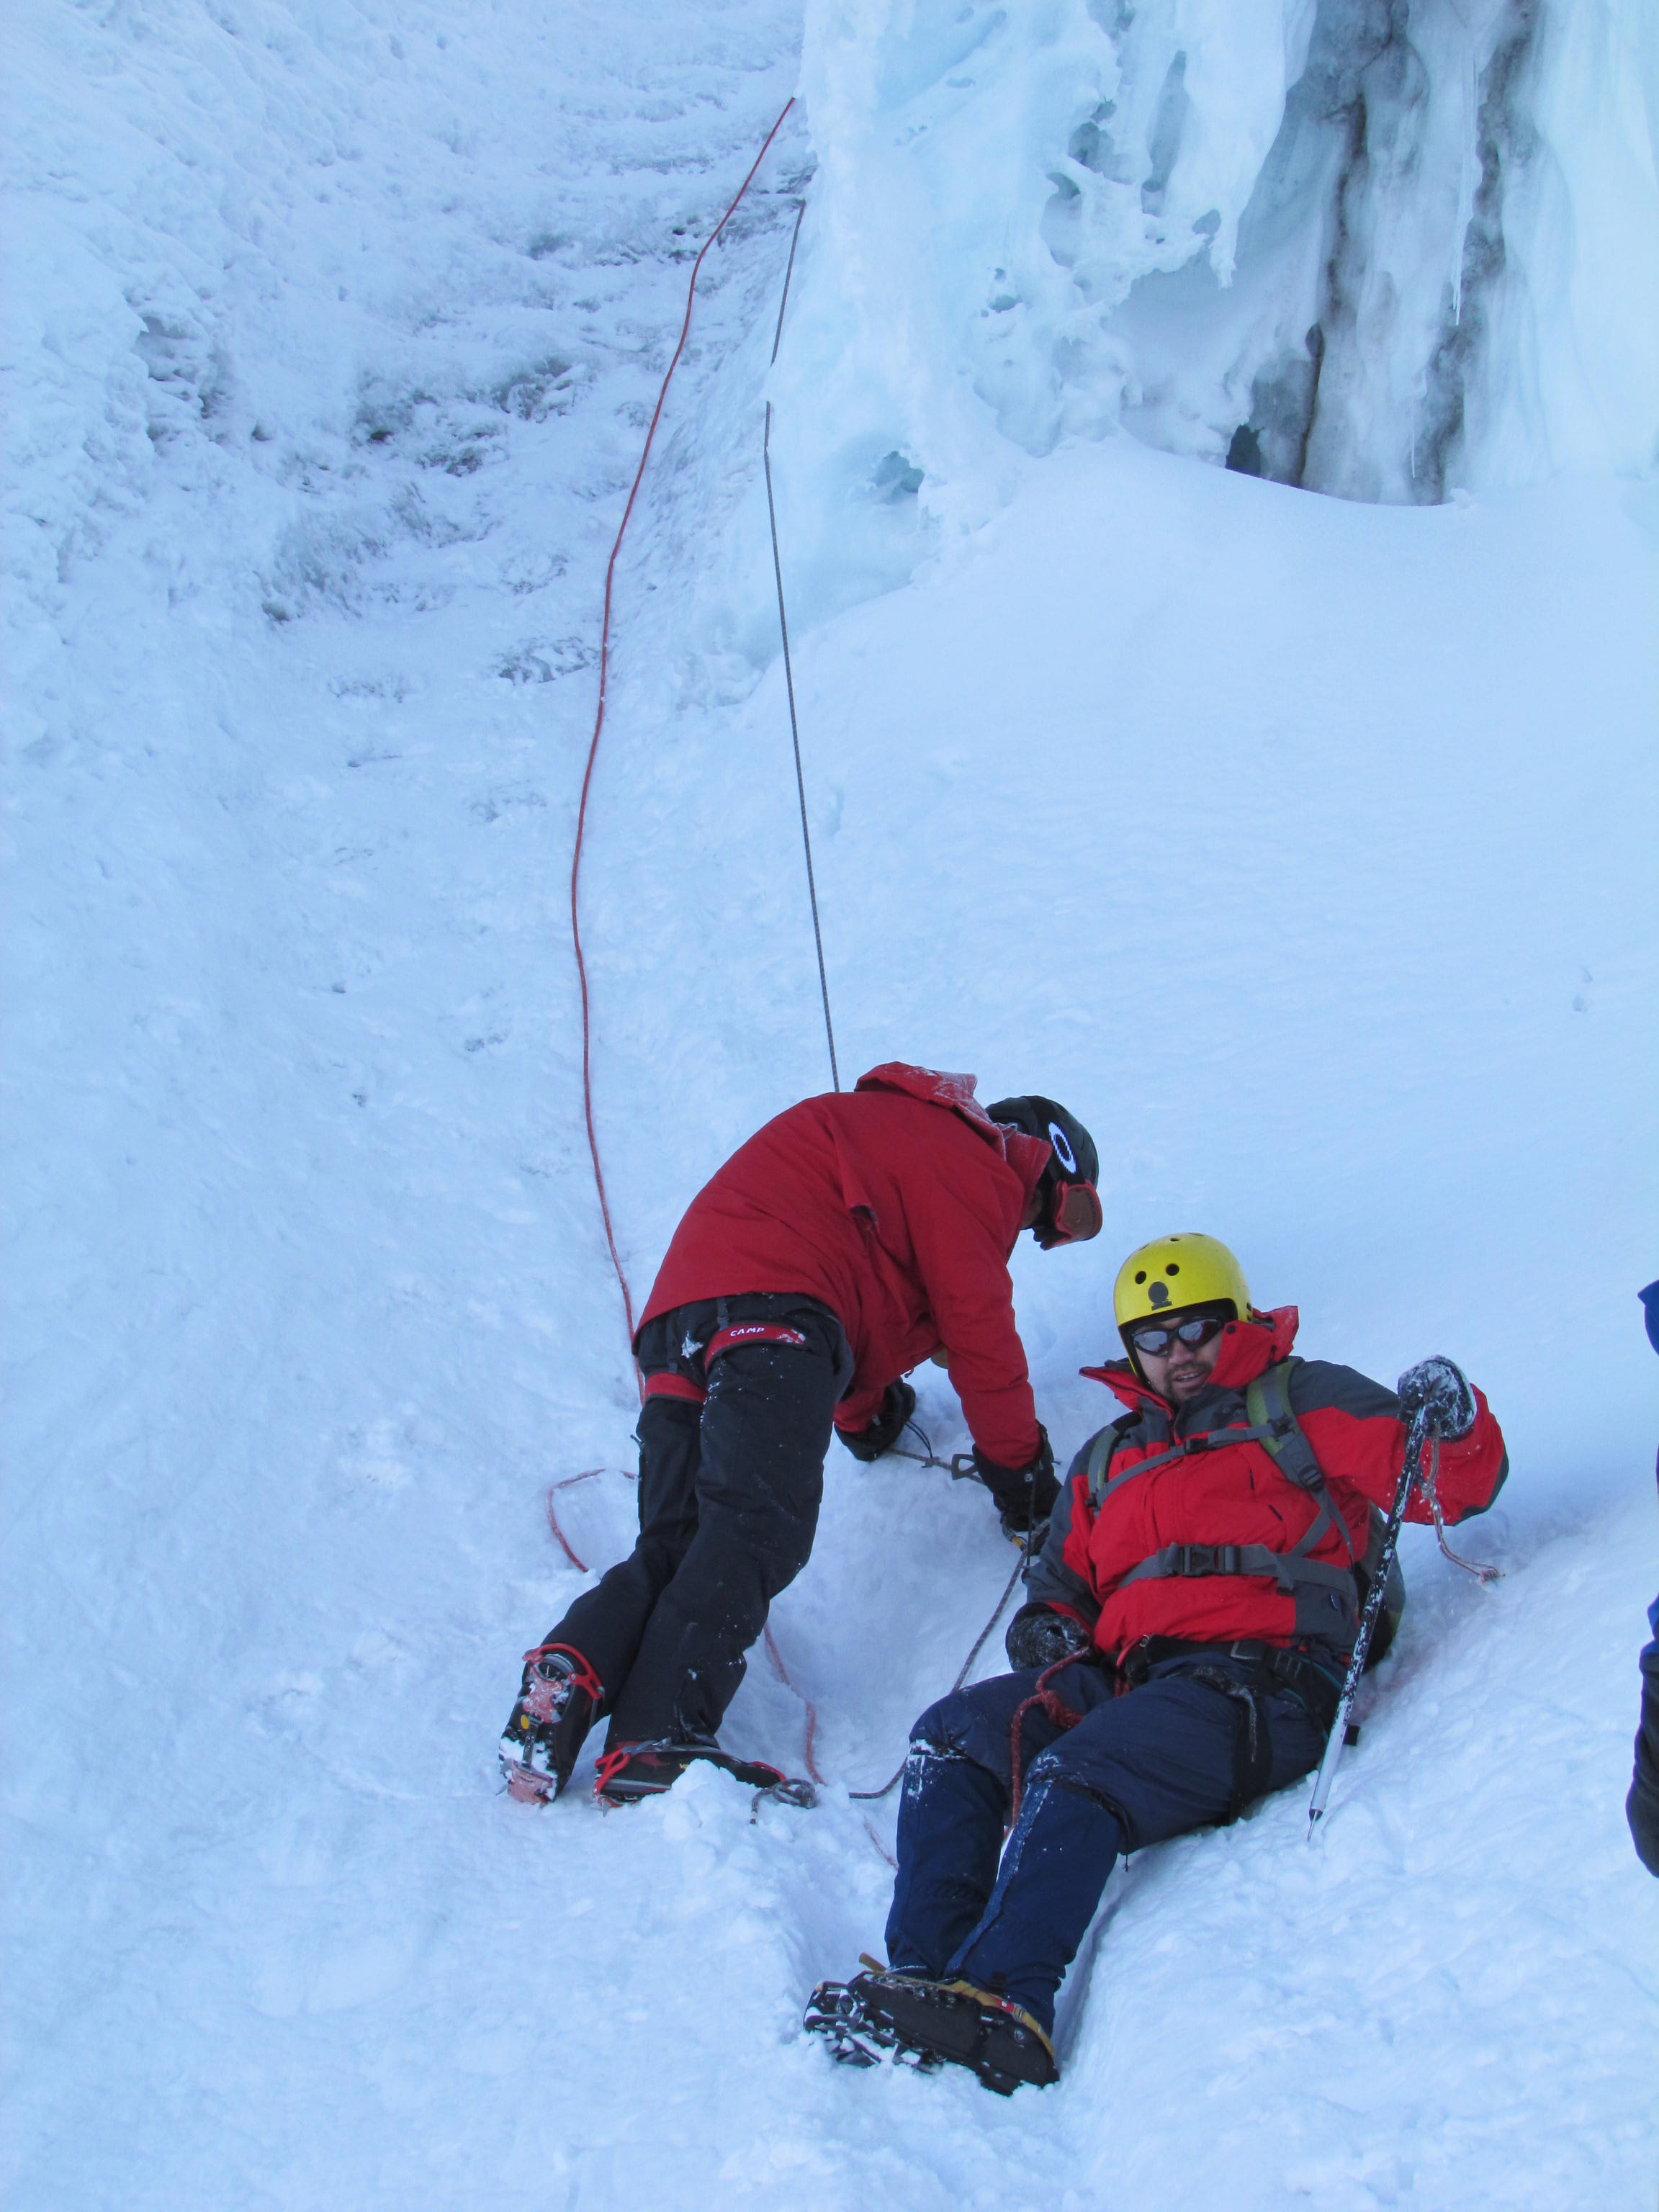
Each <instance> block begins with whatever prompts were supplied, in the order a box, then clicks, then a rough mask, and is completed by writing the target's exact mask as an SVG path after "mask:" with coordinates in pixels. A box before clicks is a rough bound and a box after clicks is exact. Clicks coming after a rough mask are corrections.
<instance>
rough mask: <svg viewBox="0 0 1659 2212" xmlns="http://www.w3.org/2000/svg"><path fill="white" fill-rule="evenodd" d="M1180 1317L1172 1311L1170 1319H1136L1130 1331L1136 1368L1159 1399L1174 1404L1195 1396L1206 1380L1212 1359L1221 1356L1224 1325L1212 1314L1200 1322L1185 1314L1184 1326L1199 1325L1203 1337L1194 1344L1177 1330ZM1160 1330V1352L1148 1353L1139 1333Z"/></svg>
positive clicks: (1195, 1327)
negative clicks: (1161, 1340) (1137, 1367)
mask: <svg viewBox="0 0 1659 2212" xmlns="http://www.w3.org/2000/svg"><path fill="white" fill-rule="evenodd" d="M1182 1319H1183V1317H1182V1316H1181V1315H1180V1314H1176V1315H1174V1316H1171V1317H1170V1320H1168V1321H1164V1320H1163V1319H1162V1318H1160V1319H1158V1320H1157V1321H1155V1322H1137V1323H1136V1325H1135V1327H1134V1328H1133V1329H1132V1330H1131V1331H1130V1333H1129V1334H1130V1340H1131V1342H1132V1343H1133V1345H1134V1348H1135V1358H1137V1359H1138V1360H1139V1363H1140V1371H1141V1373H1142V1374H1143V1375H1144V1376H1146V1381H1147V1383H1148V1384H1149V1385H1150V1386H1151V1388H1152V1389H1154V1390H1156V1391H1157V1393H1158V1396H1159V1397H1160V1398H1164V1399H1167V1400H1168V1401H1169V1403H1170V1405H1172V1406H1178V1405H1180V1404H1182V1401H1184V1400H1186V1399H1188V1398H1195V1397H1196V1396H1197V1395H1198V1394H1199V1392H1200V1390H1201V1389H1203V1388H1204V1386H1205V1384H1206V1383H1207V1382H1208V1381H1209V1379H1210V1376H1211V1374H1212V1371H1213V1370H1214V1367H1215V1364H1216V1361H1217V1360H1218V1358H1220V1357H1221V1344H1222V1335H1221V1332H1222V1329H1223V1328H1224V1326H1225V1324H1224V1323H1223V1322H1220V1321H1218V1320H1217V1319H1215V1318H1214V1317H1213V1316H1212V1317H1211V1318H1210V1319H1208V1320H1206V1321H1204V1322H1201V1323H1200V1322H1199V1321H1198V1319H1197V1317H1196V1316H1187V1317H1186V1322H1185V1325H1186V1327H1187V1328H1188V1329H1189V1330H1191V1329H1197V1328H1200V1327H1201V1329H1202V1332H1203V1340H1202V1341H1201V1342H1200V1343H1197V1344H1186V1343H1183V1342H1182V1339H1181V1336H1180V1334H1179V1333H1178V1332H1179V1331H1180V1329H1181V1328H1182ZM1154 1331H1162V1332H1163V1334H1164V1349H1163V1350H1162V1351H1161V1352H1149V1351H1148V1350H1147V1349H1146V1345H1145V1344H1144V1343H1143V1342H1142V1341H1141V1338H1142V1336H1143V1334H1148V1333H1151V1332H1154Z"/></svg>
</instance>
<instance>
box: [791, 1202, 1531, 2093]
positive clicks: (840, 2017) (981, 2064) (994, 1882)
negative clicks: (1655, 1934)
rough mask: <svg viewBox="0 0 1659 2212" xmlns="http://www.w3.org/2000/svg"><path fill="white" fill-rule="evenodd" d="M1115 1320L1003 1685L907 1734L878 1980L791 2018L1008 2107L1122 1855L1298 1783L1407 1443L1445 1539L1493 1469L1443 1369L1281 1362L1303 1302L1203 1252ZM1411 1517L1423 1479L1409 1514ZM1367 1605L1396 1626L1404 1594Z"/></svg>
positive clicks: (1499, 1462)
mask: <svg viewBox="0 0 1659 2212" xmlns="http://www.w3.org/2000/svg"><path fill="white" fill-rule="evenodd" d="M1114 1306H1115V1317H1116V1321H1117V1325H1118V1330H1119V1334H1120V1335H1121V1338H1122V1340H1123V1344H1124V1347H1125V1350H1126V1352H1127V1355H1128V1357H1127V1359H1125V1360H1113V1361H1111V1362H1110V1363H1109V1364H1106V1365H1104V1366H1102V1367H1099V1368H1085V1370H1083V1371H1084V1372H1085V1374H1086V1375H1089V1376H1093V1377H1094V1378H1095V1379H1096V1380H1097V1381H1099V1382H1102V1383H1105V1384H1106V1385H1107V1387H1108V1388H1109V1389H1111V1390H1112V1391H1113V1392H1114V1393H1115V1395H1117V1397H1118V1398H1120V1399H1121V1401H1122V1402H1123V1404H1124V1405H1125V1406H1126V1407H1127V1409H1128V1410H1127V1413H1124V1414H1122V1415H1121V1416H1120V1418H1119V1419H1116V1420H1115V1421H1114V1422H1112V1423H1111V1425H1109V1427H1107V1428H1103V1429H1102V1430H1101V1431H1100V1432H1099V1433H1098V1435H1097V1436H1095V1437H1091V1439H1090V1441H1089V1442H1088V1443H1085V1445H1084V1447H1083V1449H1081V1451H1079V1453H1078V1455H1077V1456H1076V1458H1075V1459H1074V1460H1073V1462H1072V1466H1071V1469H1070V1472H1069V1474H1068V1475H1067V1477H1066V1486H1065V1488H1064V1489H1063V1491H1062V1492H1061V1493H1060V1499H1059V1502H1058V1504H1056V1506H1055V1509H1054V1514H1053V1516H1052V1517H1051V1519H1050V1521H1049V1524H1048V1536H1047V1540H1046V1541H1045V1543H1044V1546H1043V1548H1042V1554H1041V1556H1040V1557H1038V1558H1036V1559H1033V1560H1031V1562H1030V1564H1029V1565H1028V1566H1027V1568H1026V1571H1025V1582H1026V1588H1027V1590H1028V1593H1029V1602H1028V1603H1026V1604H1025V1605H1024V1606H1023V1607H1021V1609H1020V1611H1019V1612H1018V1613H1016V1614H1015V1616H1014V1619H1013V1620H1012V1622H1011V1623H1010V1624H1009V1628H1008V1636H1007V1649H1008V1657H1009V1660H1010V1662H1011V1663H1012V1666H1013V1668H1014V1669H1015V1671H1014V1672H1013V1673H1012V1674H1004V1675H1000V1676H997V1677H994V1678H993V1679H992V1680H988V1681H985V1682H980V1683H976V1684H975V1685H974V1686H972V1687H971V1688H969V1689H966V1690H958V1691H957V1692H954V1693H953V1694H952V1695H951V1696H950V1697H947V1698H944V1699H941V1700H940V1701H939V1703H938V1704H937V1705H933V1706H932V1707H931V1708H930V1709H929V1711H927V1712H926V1713H924V1714H923V1715H922V1717H921V1720H920V1721H918V1722H917V1723H916V1726H915V1729H914V1730H913V1731H912V1735H911V1749H910V1756H909V1759H908V1762H907V1764H906V1767H905V1773H904V1785H903V1792H902V1796H901V1799H900V1802H899V1816H898V1872H897V1879H896V1882H895V1885H894V1890H893V1905H892V1911H891V1913H890V1917H889V1919H888V1923H887V1958H888V1965H887V1966H886V1968H885V1969H882V1968H879V1967H877V1966H875V1962H874V1961H867V1962H866V1964H868V1965H869V1966H871V1968H872V1971H870V1972H866V1973H862V1974H860V1975H858V1976H857V1977H855V1978H854V1980H853V1981H852V1982H850V1983H833V1982H831V1983H823V1984H820V1985H819V1987H818V1989H817V1990H816V1991H815V1992H814V1994H813V1998H812V2002H811V2005H810V2006H809V2008H808V2010H807V2015H806V2021H807V2026H808V2027H811V2028H814V2029H817V2030H819V2031H821V2032H823V2033H826V2034H827V2035H828V2036H829V2038H830V2039H831V2043H832V2046H833V2048H834V2050H835V2052H836V2056H837V2057H842V2058H845V2059H848V2060H850V2061H852V2062H854V2063H873V2062H874V2061H875V2060H876V2059H878V2057H881V2056H882V2055H883V2054H884V2051H896V2053H897V2054H898V2055H900V2056H908V2057H910V2058H911V2059H912V2060H913V2061H919V2062H920V2063H922V2064H924V2065H926V2064H934V2063H939V2062H941V2061H944V2060H947V2059H949V2060H954V2061H956V2062H957V2063H961V2064H963V2065H966V2066H969V2067H971V2068H972V2069H973V2070H974V2071H975V2073H977V2074H978V2075H979V2076H980V2078H981V2081H984V2082H986V2083H987V2086H988V2087H992V2088H995V2089H999V2090H1001V2091H1003V2092H1005V2093H1006V2092H1009V2091H1012V2089H1013V2088H1014V2087H1017V2086H1018V2084H1019V2083H1021V2082H1024V2081H1030V2082H1036V2083H1038V2084H1042V2083H1046V2082H1048V2081H1054V2079H1055V2078H1056V2076H1057V2068H1056V2066H1055V2063H1054V2044H1053V2033H1054V1999H1055V1995H1056V1992H1057V1991H1058V1990H1059V1987H1060V1981H1061V1978H1062V1977H1063V1976H1064V1974H1065V1972H1066V1967H1067V1966H1069V1965H1070V1963H1071V1961H1072V1960H1073V1957H1074V1956H1075V1954H1076V1952H1077V1948H1078V1946H1079V1943H1080V1942H1082V1940H1083V1936H1084V1932H1085V1929H1087V1927H1088V1925H1089V1923H1090V1921H1091V1918H1092V1917H1093V1915H1094V1911H1095V1908H1096V1906H1097V1905H1098V1904H1099V1902H1100V1897H1101V1893H1102V1891H1103V1889H1104V1887H1105V1885H1106V1879H1107V1876H1108V1875H1109V1874H1110V1872H1111V1870H1112V1866H1113V1863H1114V1862H1115V1860H1116V1858H1117V1857H1118V1856H1119V1854H1120V1853H1123V1852H1128V1851H1133V1850H1140V1849H1142V1848H1143V1847H1144V1846H1145V1845H1146V1844H1155V1843H1159V1842H1162V1841H1164V1840H1165V1839H1166V1838H1170V1837H1172V1836H1180V1835H1185V1834H1186V1833H1188V1832H1189V1831H1190V1830H1192V1829H1194V1828H1201V1827H1206V1826H1210V1825H1211V1824H1212V1823H1215V1822H1223V1821H1228V1820H1236V1819H1237V1816H1238V1814H1240V1813H1241V1812H1242V1811H1243V1808H1245V1807H1246V1806H1247V1805H1249V1803H1250V1802H1252V1801H1253V1800H1254V1799H1255V1798H1256V1797H1258V1796H1262V1795H1263V1794H1264V1793H1265V1792H1267V1791H1269V1790H1282V1789H1283V1788H1284V1787H1285V1784H1287V1783H1290V1782H1293V1781H1295V1780H1296V1778H1297V1776H1299V1775H1304V1774H1306V1773H1308V1772H1309V1771H1310V1770H1311V1769H1312V1768H1313V1767H1315V1766H1316V1765H1318V1763H1319V1760H1320V1759H1321V1756H1322V1753H1323V1750H1324V1747H1325V1740H1326V1736H1327V1735H1328V1731H1329V1729H1330V1727H1331V1724H1332V1721H1333V1719H1334V1714H1335V1711H1336V1705H1337V1701H1338V1697H1339V1694H1340V1688H1341V1685H1342V1680H1343V1677H1344V1674H1345V1672H1346V1668H1347V1665H1348V1662H1349V1659H1350V1657H1351V1656H1352V1650H1353V1647H1354V1644H1355V1640H1356V1638H1357V1635H1358V1625H1359V1607H1360V1604H1361V1602H1362V1595H1361V1589H1362V1583H1363V1582H1364V1576H1365V1571H1366V1565H1367V1554H1368V1547H1373V1546H1374V1548H1371V1549H1370V1560H1371V1563H1372V1564H1373V1565H1374V1564H1375V1562H1376V1557H1377V1553H1378V1552H1379V1551H1380V1549H1381V1547H1380V1544H1376V1541H1375V1539H1376V1533H1377V1531H1378V1530H1379V1528H1380V1524H1381V1522H1382V1517H1383V1516H1382V1514H1381V1512H1380V1511H1378V1512H1376V1513H1373V1508H1381V1507H1383V1506H1388V1505H1391V1504H1393V1502H1394V1498H1395V1491H1396V1488H1397V1486H1398V1484H1399V1481H1400V1477H1401V1470H1402V1467H1403V1455H1404V1452H1405V1449H1406V1437H1407V1428H1408V1426H1409V1425H1410V1424H1411V1423H1412V1422H1413V1420H1414V1419H1419V1417H1420V1418H1421V1419H1422V1421H1423V1423H1424V1429H1425V1433H1426V1434H1427V1436H1428V1437H1430V1438H1431V1440H1432V1448H1431V1451H1430V1452H1428V1453H1425V1458H1426V1459H1427V1460H1428V1462H1429V1465H1428V1468H1427V1470H1426V1471H1425V1482H1426V1483H1429V1484H1432V1485H1435V1486H1437V1496H1438V1503H1439V1506H1440V1509H1441V1511H1442V1513H1443V1516H1444V1518H1445V1519H1446V1520H1448V1521H1456V1520H1459V1519H1461V1518H1462V1516H1464V1515H1465V1514H1468V1513H1478V1512H1481V1511H1483V1510H1485V1509H1486V1507H1487V1506H1489V1505H1490V1504H1492V1499H1493V1498H1495V1497H1496V1495H1497V1493H1498V1486H1500V1484H1501V1483H1502V1482H1503V1480H1504V1476H1505V1474H1507V1473H1508V1471H1509V1462H1508V1460H1507V1457H1506V1456H1505V1454H1504V1439H1503V1437H1502V1435H1501V1434H1500V1433H1499V1431H1498V1424H1497V1422H1496V1421H1495V1420H1494V1419H1492V1414H1491V1413H1490V1411H1489V1410H1488V1409H1487V1406H1486V1401H1485V1399H1484V1398H1483V1397H1482V1396H1481V1395H1480V1392H1479V1391H1478V1390H1474V1389H1471V1388H1470V1386H1469V1384H1468V1383H1467V1382H1466V1381H1465V1380H1464V1377H1463V1376H1462V1373H1461V1371H1460V1370H1458V1369H1457V1368H1456V1367H1455V1366H1454V1365H1453V1364H1452V1362H1451V1361H1450V1360H1449V1359H1441V1358H1435V1359H1426V1360H1425V1361H1423V1362H1422V1363H1421V1364H1420V1365H1419V1366H1415V1367H1413V1368H1411V1369H1409V1370H1407V1373H1406V1374H1404V1375H1402V1376H1401V1378H1400V1383H1399V1387H1398V1389H1397V1390H1387V1389H1383V1386H1382V1384H1380V1383H1372V1382H1369V1381H1368V1380H1367V1379H1366V1377H1365V1376H1363V1375H1359V1374H1357V1373H1356V1372H1355V1371H1354V1370H1353V1369H1352V1368H1351V1367H1338V1366H1334V1365H1333V1364H1330V1363H1328V1362H1327V1361H1325V1360H1319V1359H1305V1360H1304V1359H1297V1358H1294V1357H1293V1356H1292V1354H1291V1345H1292V1343H1293V1342H1294V1340H1295V1337H1296V1329H1297V1310H1296V1308H1295V1307H1294V1306H1281V1307H1279V1308H1277V1309H1275V1310H1273V1311H1272V1312H1269V1313H1258V1312H1256V1311H1255V1310H1254V1309H1253V1308H1252V1306H1251V1304H1250V1297H1249V1291H1248V1289H1247V1288H1246V1285H1245V1281H1244V1277H1243V1273H1242V1271H1241V1269H1240V1267H1239V1264H1238V1262H1237V1260H1236V1259H1235V1258H1234V1257H1233V1255H1232V1254H1231V1252H1230V1251H1228V1249H1227V1248H1226V1247H1225V1245H1224V1244H1219V1243H1217V1242H1216V1241H1215V1239H1214V1238H1213V1237H1201V1236H1196V1235H1182V1236H1174V1237H1160V1238H1159V1239H1158V1241H1157V1242H1156V1243H1152V1244H1146V1245H1143V1246H1142V1247H1141V1249H1139V1251H1137V1252H1133V1253H1132V1254H1131V1255H1129V1257H1128V1259H1127V1260H1126V1261H1124V1263H1123V1267H1122V1268H1121V1272H1120V1273H1119V1275H1118V1278H1117V1284H1116V1290H1115V1299H1114ZM1430 1516H1431V1500H1430V1499H1429V1498H1427V1497H1425V1494H1424V1490H1423V1488H1422V1486H1419V1489H1417V1490H1414V1491H1413V1498H1412V1504H1411V1508H1410V1517H1411V1518H1412V1519H1413V1520H1426V1519H1428V1518H1429V1517H1430ZM1387 1602H1389V1603H1390V1604H1391V1606H1392V1610H1393V1613H1394V1614H1395V1617H1396V1618H1397V1614H1398V1609H1399V1607H1400V1605H1401V1604H1403V1602H1404V1590H1403V1584H1401V1585H1400V1586H1398V1588H1397V1589H1395V1590H1393V1591H1390V1592H1389V1599H1388V1601H1387ZM1382 1617H1383V1619H1386V1618H1387V1617H1388V1615H1387V1613H1386V1612H1385V1613H1384V1615H1383V1616H1382ZM1380 1640H1381V1639H1379V1642H1380ZM1373 1650H1374V1651H1376V1656H1381V1650H1380V1649H1379V1648H1378V1645H1377V1644H1374V1645H1373ZM1011 1824H1012V1833H1010V1834H1009V1836H1008V1842H1007V1845H1006V1849H1004V1848H1003V1837H1004V1834H1005V1832H1007V1831H1008V1830H1009V1828H1010V1826H1011ZM999 1860H1000V1863H999Z"/></svg>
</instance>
